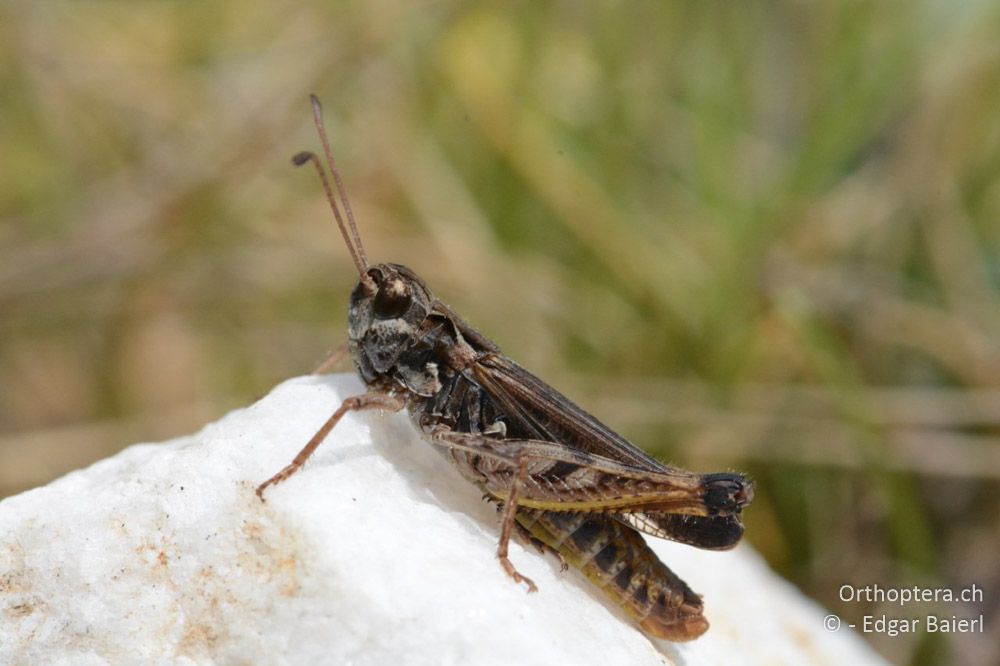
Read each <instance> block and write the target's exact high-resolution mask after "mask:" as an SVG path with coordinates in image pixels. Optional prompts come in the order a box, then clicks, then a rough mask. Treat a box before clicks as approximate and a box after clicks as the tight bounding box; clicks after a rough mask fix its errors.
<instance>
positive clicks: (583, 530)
mask: <svg viewBox="0 0 1000 666" xmlns="http://www.w3.org/2000/svg"><path fill="white" fill-rule="evenodd" d="M311 101H312V108H313V117H314V121H315V124H316V129H317V132H318V133H319V137H320V140H321V142H322V145H323V149H324V152H325V156H326V163H327V166H328V168H329V170H330V173H331V174H332V175H333V179H334V182H335V184H336V188H337V195H338V196H337V197H335V196H334V193H333V189H332V188H331V185H330V181H329V179H328V177H327V175H326V172H325V170H324V168H323V165H322V163H321V162H320V160H319V158H318V157H317V156H316V154H315V153H312V152H301V153H299V154H297V155H296V156H295V157H294V158H293V160H292V161H293V163H294V164H295V165H296V166H301V165H304V164H306V163H307V162H311V163H312V164H313V165H314V166H315V167H316V170H317V172H318V173H319V177H320V180H321V181H322V184H323V189H324V190H325V192H326V196H327V199H328V201H329V204H330V207H331V209H332V211H333V215H334V217H335V219H336V220H337V225H338V227H339V228H340V232H341V234H342V235H343V237H344V242H345V244H346V245H347V249H348V251H349V252H350V255H351V259H352V260H353V262H354V265H355V267H356V268H357V270H358V275H359V279H358V283H357V285H356V286H355V288H354V291H353V292H352V293H351V299H350V306H349V309H348V317H347V321H348V342H347V349H348V351H349V353H350V356H351V359H352V360H353V363H354V366H355V368H356V369H357V372H358V374H359V375H360V376H361V379H362V380H363V381H364V383H365V386H366V387H367V392H366V393H364V394H363V395H358V396H353V397H349V398H347V399H346V400H344V402H343V403H342V404H341V405H340V407H339V408H338V409H337V410H336V411H335V412H334V413H333V414H332V415H331V416H330V418H329V419H328V420H327V421H326V423H324V424H323V426H322V427H321V428H320V429H319V430H318V431H317V432H316V434H315V435H314V436H313V437H312V439H310V440H309V442H308V443H307V444H306V445H305V447H304V448H303V449H302V450H301V451H300V452H299V454H298V455H297V456H295V458H294V460H292V462H291V463H290V464H288V465H287V466H286V467H285V468H284V469H282V470H281V471H280V472H278V473H277V474H275V475H274V476H272V477H271V478H269V479H268V480H266V481H264V482H263V483H262V484H260V486H259V487H258V488H257V490H256V492H257V495H258V497H260V498H261V500H263V497H264V495H263V493H264V490H265V489H266V488H268V487H269V486H272V485H274V484H276V483H280V482H281V481H284V480H285V479H287V478H288V477H290V476H291V475H292V474H294V473H295V472H296V471H298V470H299V469H301V468H302V466H303V464H304V463H305V462H306V460H307V459H308V458H309V457H310V456H311V455H312V453H313V452H314V451H315V450H316V447H318V446H319V445H320V443H321V442H322V441H323V440H324V439H325V438H326V436H327V435H328V434H329V433H330V431H331V430H332V429H333V428H334V426H336V425H337V422H338V421H340V419H341V418H342V417H343V416H344V415H345V414H347V413H348V412H351V411H358V410H367V409H379V410H392V411H400V410H403V409H406V410H407V412H408V413H409V416H410V419H411V420H412V422H413V423H414V425H415V426H416V427H417V428H418V429H419V430H420V431H421V433H422V434H423V435H424V437H425V439H427V441H429V443H430V444H431V445H432V446H433V447H434V448H435V449H437V450H438V451H439V452H441V453H442V454H444V455H445V457H447V458H448V459H449V460H450V461H451V462H452V463H454V465H455V466H456V467H457V468H458V470H459V471H460V472H461V474H462V475H463V476H464V477H465V478H466V479H468V480H469V481H471V482H472V483H474V484H476V485H477V486H479V488H481V489H482V490H483V492H484V495H485V497H486V499H488V500H491V501H493V502H495V503H496V504H497V505H498V510H499V511H500V514H501V523H500V525H501V527H500V540H499V544H498V546H497V559H498V560H499V561H500V565H501V566H502V567H503V570H504V571H506V572H507V574H508V575H509V576H510V577H511V578H512V579H513V580H514V581H516V582H517V583H523V584H524V585H526V586H527V588H528V591H529V592H534V591H536V589H537V588H536V586H535V583H534V582H533V581H531V580H530V579H529V578H527V577H526V576H524V575H523V574H521V573H520V572H518V570H517V569H516V568H515V567H514V565H513V563H511V561H510V559H508V556H507V549H508V543H509V541H510V539H511V537H512V536H515V537H517V538H519V539H521V540H522V541H525V542H527V543H530V544H533V545H534V546H536V547H537V548H538V549H539V551H541V552H550V553H553V554H554V555H556V557H558V559H559V560H560V562H561V564H562V567H563V569H565V568H567V566H568V565H572V566H573V567H575V568H576V569H578V570H579V571H581V572H582V573H583V574H584V575H585V576H586V577H587V578H588V579H590V580H591V581H592V582H593V583H594V584H596V585H597V586H598V587H600V588H601V589H602V590H604V592H605V593H606V594H607V595H608V596H609V597H610V598H611V600H612V601H613V602H614V603H615V604H617V605H618V606H620V607H621V608H622V609H623V610H624V611H625V613H626V614H628V615H629V616H630V617H631V618H632V619H633V620H634V621H635V622H636V624H638V626H639V627H640V628H641V629H642V630H643V631H645V632H646V633H647V634H649V635H651V636H654V637H657V638H664V639H668V640H672V641H686V640H691V639H694V638H697V637H698V636H700V635H701V634H703V633H704V632H705V631H706V629H708V621H707V620H706V619H705V617H704V615H703V614H702V610H703V605H702V601H701V597H700V596H699V595H697V594H695V593H694V592H692V591H691V589H690V588H689V587H688V586H687V584H685V583H684V581H682V580H681V579H680V578H679V577H677V576H676V575H675V574H674V573H673V572H672V571H671V570H670V569H668V568H667V567H666V565H664V564H663V563H662V562H660V560H659V559H658V558H657V557H656V555H655V554H654V553H653V551H652V550H651V549H650V548H649V547H648V546H647V545H646V542H645V541H644V540H643V537H642V535H641V534H640V532H642V533H645V534H649V535H652V536H655V537H660V538H666V539H672V540H674V541H679V542H682V543H686V544H689V545H692V546H696V547H698V548H707V549H726V548H731V547H732V546H734V545H735V544H736V543H737V542H738V541H739V540H740V537H741V536H742V535H743V524H742V522H741V520H740V514H741V511H742V510H743V508H744V507H745V506H747V504H749V503H750V501H751V500H752V499H753V483H752V482H751V481H750V480H749V479H747V478H746V477H745V476H743V475H740V474H734V473H717V474H697V473H694V472H689V471H686V470H683V469H679V468H676V467H670V466H667V465H665V464H663V463H661V462H659V461H658V460H656V459H655V458H652V457H651V456H649V455H648V454H646V453H644V452H643V451H641V450H640V449H638V448H636V447H635V446H634V445H632V444H631V443H629V442H628V441H627V440H625V439H624V438H623V437H621V436H620V435H618V434H616V433H615V432H614V431H612V430H611V429H610V428H608V427H607V426H606V425H604V424H603V423H601V422H600V421H598V420H597V419H596V418H594V417H593V416H591V415H590V414H588V413H587V412H585V411H584V410H583V409H581V408H580V407H578V406H577V405H575V404H573V402H571V401H570V400H569V399H568V398H566V397H565V396H563V395H562V394H560V393H559V392H558V391H556V390H555V389H553V388H552V387H550V386H549V385H548V384H546V383H545V382H543V381H542V380H540V379H538V378H537V377H535V376H534V375H533V374H531V373H530V372H528V371H527V370H525V369H524V368H522V367H521V366H519V365H518V364H517V363H515V362H514V361H512V360H511V359H509V358H507V357H506V356H504V355H503V353H501V351H500V349H499V348H498V347H497V346H496V345H495V344H494V343H493V342H491V341H490V340H489V339H487V338H486V337H485V336H484V335H482V334H481V333H479V332H478V331H476V330H475V329H474V328H472V327H471V326H470V325H469V324H467V323H466V322H465V321H464V320H463V319H462V318H461V317H459V316H458V315H457V314H456V313H455V312H454V311H453V310H452V309H451V308H449V307H448V306H447V305H445V304H444V303H442V302H441V301H440V300H438V299H437V298H436V297H435V296H434V294H433V293H432V292H431V290H430V289H429V288H428V286H427V285H426V284H425V283H424V281H423V280H422V279H420V278H419V277H418V276H417V274H416V273H414V272H413V271H412V270H410V269H409V268H406V267H405V266H401V265H399V264H391V263H384V264H377V265H374V266H372V265H370V264H369V263H368V259H367V257H366V255H365V250H364V247H363V245H362V244H361V238H360V236H359V235H358V230H357V226H356V224H355V222H354V215H353V213H352V211H351V207H350V203H349V201H348V199H347V194H346V190H345V188H344V184H343V181H342V179H341V177H340V174H339V172H338V171H337V168H336V163H335V161H334V159H333V155H332V152H331V150H330V145H329V141H328V139H327V135H326V130H325V128H324V126H323V121H322V108H321V106H320V103H319V100H318V99H317V98H316V96H315V95H313V96H311ZM338 199H339V203H340V205H339V206H338ZM341 208H343V214H342V213H341V210H340V209H341ZM345 217H346V223H345V219H344V218H345Z"/></svg>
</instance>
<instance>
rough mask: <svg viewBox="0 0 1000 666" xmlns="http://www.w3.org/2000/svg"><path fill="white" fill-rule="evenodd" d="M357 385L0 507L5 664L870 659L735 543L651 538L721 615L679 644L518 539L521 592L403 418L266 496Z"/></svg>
mask: <svg viewBox="0 0 1000 666" xmlns="http://www.w3.org/2000/svg"><path fill="white" fill-rule="evenodd" d="M360 392H362V389H361V385H360V383H359V382H358V380H357V379H356V378H354V377H353V376H349V375H338V376H333V377H304V378H298V379H293V380H290V381H288V382H285V383H284V384H282V385H280V386H279V387H277V388H276V389H275V390H274V391H273V392H272V393H271V394H270V395H269V396H267V397H266V398H264V399H263V400H261V401H260V402H258V403H257V404H255V405H253V406H251V407H248V408H246V409H242V410H239V411H236V412H233V413H232V414H229V415H228V416H226V417H225V418H223V419H222V420H220V421H218V422H217V423H213V424H211V425H209V426H207V427H206V428H205V429H204V430H202V431H201V432H200V433H198V434H197V435H193V436H190V437H184V438H180V439H176V440H173V441H170V442H165V443H162V444H142V445H137V446H133V447H130V448H128V449H126V450H125V451H123V452H121V453H120V454H118V455H116V456H114V457H112V458H109V459H107V460H104V461H101V462H99V463H96V464H94V465H92V466H91V467H89V468H87V469H85V470H81V471H77V472H74V473H72V474H69V475H67V476H65V477H63V478H61V479H59V480H57V481H55V482H53V483H51V484H50V485H48V486H46V487H44V488H38V489H36V490H32V491H29V492H26V493H23V494H21V495H18V496H16V497H11V498H8V499H6V500H4V501H3V502H2V503H0V534H3V540H2V543H0V663H4V664H43V663H44V664H54V663H55V664H108V663H111V664H152V663H173V664H238V663H246V664H250V663H252V664H391V665H395V664H434V665H436V666H438V665H444V664H515V663H516V664H545V665H546V666H552V665H553V664H564V663H572V664H581V665H582V664H600V666H608V665H609V664H630V665H639V664H665V663H666V664H723V663H725V664H732V663H748V664H758V663H759V664H780V663H786V664H806V663H813V664H824V663H828V664H868V663H881V661H880V660H879V659H878V658H877V657H876V656H875V655H874V654H873V653H872V652H871V651H870V650H869V649H868V648H867V647H866V646H865V644H864V643H863V642H862V641H861V640H860V639H859V638H858V637H857V636H856V635H854V634H852V633H849V632H847V631H846V630H842V631H841V632H839V633H827V632H826V631H824V628H823V615H824V613H823V611H822V610H820V609H819V608H818V607H817V606H816V605H815V604H813V603H812V602H810V601H808V600H807V599H805V598H803V597H802V596H801V595H800V594H799V593H798V592H797V591H796V590H794V589H793V588H792V587H791V586H790V585H788V584H787V583H785V582H783V581H782V580H780V579H778V578H777V577H776V576H774V575H773V574H772V573H770V572H769V571H768V569H767V568H766V566H765V565H764V563H763V562H762V561H761V559H760V557H759V556H758V555H757V554H756V553H754V552H753V550H751V549H750V548H749V547H748V546H746V545H743V546H740V547H739V548H737V549H736V550H734V551H731V552H727V553H710V552H705V551H699V550H697V549H695V548H690V547H687V546H682V545H678V544H674V543H669V542H664V541H657V542H656V543H655V545H654V547H655V549H656V551H657V552H658V553H659V555H660V556H661V558H662V559H663V560H664V562H666V563H667V564H668V565H669V566H670V567H672V568H673V569H674V570H675V571H676V572H677V573H678V574H680V575H681V576H682V577H683V578H684V579H686V580H687V581H688V583H689V584H690V585H691V586H692V588H693V589H694V590H696V591H698V592H700V593H701V594H703V595H704V598H705V607H706V614H707V616H708V618H709V621H710V622H711V623H712V627H711V628H710V629H709V631H708V633H707V634H705V635H704V636H703V637H702V638H700V639H698V640H696V641H694V642H692V643H686V644H678V645H674V644H670V643H667V642H663V641H650V640H649V639H648V638H646V637H645V636H644V635H643V634H641V633H640V632H639V631H638V630H636V629H635V628H634V627H633V626H632V625H630V624H629V622H628V620H627V619H626V618H625V617H624V615H623V614H622V613H621V612H619V611H618V610H617V609H616V608H615V607H614V606H613V605H610V604H608V603H607V602H606V601H605V599H604V597H603V595H602V594H601V593H600V591H599V590H597V589H596V588H594V587H593V586H591V585H590V584H589V583H588V582H587V581H586V580H585V579H584V578H583V577H582V576H581V575H579V574H578V573H576V572H575V571H569V572H561V571H560V570H559V566H558V564H557V563H556V562H555V561H554V560H553V558H551V557H543V556H541V555H539V554H538V553H537V552H536V551H534V550H533V549H530V548H529V549H525V548H523V547H521V546H520V545H518V544H512V547H511V558H512V560H513V561H514V562H515V563H516V565H517V566H518V568H519V569H520V570H521V571H522V572H524V573H525V574H526V575H528V576H530V577H531V578H533V579H534V580H535V582H536V583H537V584H538V586H539V592H538V593H537V594H531V595H529V594H527V593H526V592H525V590H524V588H523V587H522V586H519V585H515V584H513V583H512V582H511V581H510V580H509V579H508V578H507V576H506V575H505V574H504V573H503V571H502V570H501V569H500V567H499V565H498V564H497V562H496V559H495V557H494V551H495V548H496V542H497V535H498V522H499V521H498V516H497V514H496V511H495V509H494V508H492V507H491V506H489V505H487V504H486V503H484V502H483V501H482V500H481V497H480V492H479V491H478V490H477V489H476V488H474V487H473V486H471V485H470V484H468V483H466V482H465V481H464V480H463V479H462V478H461V477H459V475H458V473H457V472H456V471H455V470H454V469H452V467H451V466H450V465H449V464H448V462H447V461H446V460H445V459H444V458H443V457H442V456H439V455H438V454H436V453H435V452H434V451H433V449H432V448H431V447H430V446H429V445H428V444H426V443H425V442H424V441H423V440H421V438H420V436H419V435H418V434H417V433H416V431H415V430H414V429H413V428H412V427H411V426H410V424H409V421H408V420H407V418H406V416H405V415H403V414H376V413H367V414H360V415H357V414H356V415H349V416H347V417H346V418H345V419H344V420H343V421H342V422H341V423H340V425H338V426H337V428H336V429H335V431H334V433H333V434H332V435H331V436H330V438H329V440H328V441H327V442H326V443H325V444H324V445H323V446H322V447H320V449H319V450H318V452H317V453H316V455H315V456H314V457H313V458H312V459H311V460H310V462H309V464H308V465H307V466H306V468H305V469H304V470H303V471H302V472H300V473H299V474H297V475H295V476H294V477H292V478H291V479H289V480H288V481H286V482H285V483H283V484H280V485H278V486H275V487H273V488H271V489H269V491H268V494H267V500H268V501H267V503H266V504H262V503H261V502H260V501H259V500H258V499H257V497H256V496H255V495H254V492H253V491H254V487H255V486H256V485H257V484H258V483H260V482H261V481H263V480H264V479H266V478H268V477H269V476H270V475H271V474H273V473H274V472H276V471H277V470H279V469H281V467H283V466H284V465H285V464H287V463H288V462H289V461H290V460H291V458H292V457H293V456H294V455H295V454H296V453H297V452H298V451H299V449H300V448H301V446H302V445H303V443H304V442H306V441H307V440H308V439H309V437H310V436H311V435H312V433H313V432H314V431H315V430H316V429H317V428H318V426H319V425H320V424H321V423H322V422H323V421H324V420H325V419H326V418H327V416H329V414H330V413H331V411H332V410H333V409H335V408H336V407H337V405H338V404H339V403H340V401H341V398H342V397H343V396H346V395H352V394H357V393H360ZM752 510H753V507H751V508H750V509H749V511H752Z"/></svg>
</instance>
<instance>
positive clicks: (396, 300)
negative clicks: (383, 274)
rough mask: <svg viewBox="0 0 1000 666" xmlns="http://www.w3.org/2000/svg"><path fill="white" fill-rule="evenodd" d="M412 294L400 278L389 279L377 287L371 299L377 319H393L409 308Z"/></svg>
mask: <svg viewBox="0 0 1000 666" xmlns="http://www.w3.org/2000/svg"><path fill="white" fill-rule="evenodd" d="M412 300H413V295H412V293H411V292H410V286H409V285H408V284H406V283H405V282H403V281H402V280H399V279H396V280H389V281H388V282H385V283H384V284H383V285H382V286H381V287H379V290H378V293H377V294H375V300H373V301H372V311H373V312H374V313H375V316H376V317H377V318H378V319H395V318H397V317H401V316H403V314H404V313H405V312H406V311H407V310H408V309H409V307H410V301H412Z"/></svg>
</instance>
